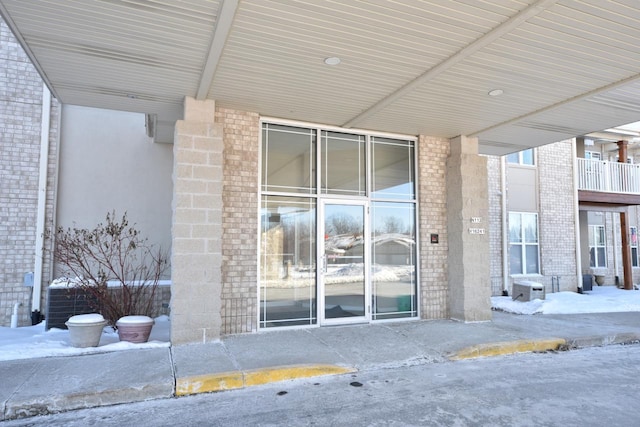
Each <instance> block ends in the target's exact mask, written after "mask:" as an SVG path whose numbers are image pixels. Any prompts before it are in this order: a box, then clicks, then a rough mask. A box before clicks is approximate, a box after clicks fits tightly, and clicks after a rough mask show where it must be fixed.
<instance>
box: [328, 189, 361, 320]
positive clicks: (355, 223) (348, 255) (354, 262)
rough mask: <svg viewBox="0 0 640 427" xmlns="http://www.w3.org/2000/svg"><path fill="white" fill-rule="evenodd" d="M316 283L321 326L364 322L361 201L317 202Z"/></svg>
mask: <svg viewBox="0 0 640 427" xmlns="http://www.w3.org/2000/svg"><path fill="white" fill-rule="evenodd" d="M320 214H321V220H320V221H318V223H319V225H320V227H318V228H319V232H320V238H319V239H318V241H319V243H320V248H319V251H318V253H319V260H318V265H319V267H320V268H319V271H318V273H319V274H318V283H319V285H320V286H319V291H320V298H319V301H320V307H319V309H320V313H319V315H320V320H321V323H322V324H338V323H357V322H366V321H368V320H369V318H370V305H369V301H371V297H370V293H369V292H370V290H369V286H368V271H369V268H368V264H369V262H368V257H369V255H368V252H369V250H368V240H369V239H368V224H367V221H366V218H367V204H366V203H365V202H361V203H360V202H351V201H350V202H336V201H323V202H322V203H321V210H320Z"/></svg>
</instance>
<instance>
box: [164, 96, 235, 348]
mask: <svg viewBox="0 0 640 427" xmlns="http://www.w3.org/2000/svg"><path fill="white" fill-rule="evenodd" d="M214 120H215V103H214V102H213V101H196V100H194V99H192V98H186V99H185V106H184V120H179V121H178V122H176V130H175V137H174V148H173V155H174V160H173V162H174V163H173V226H172V233H171V234H172V254H171V280H172V288H171V342H172V344H184V343H191V342H208V341H212V340H215V339H217V338H219V337H220V330H221V315H220V310H221V300H220V294H221V289H222V279H221V264H222V253H221V241H222V151H223V138H222V126H221V125H219V124H216V123H214Z"/></svg>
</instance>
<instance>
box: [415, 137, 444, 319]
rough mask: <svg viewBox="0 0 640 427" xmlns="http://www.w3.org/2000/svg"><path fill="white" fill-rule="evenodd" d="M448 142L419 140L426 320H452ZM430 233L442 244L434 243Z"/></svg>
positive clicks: (422, 285) (422, 289) (423, 314)
mask: <svg viewBox="0 0 640 427" xmlns="http://www.w3.org/2000/svg"><path fill="white" fill-rule="evenodd" d="M448 156H449V141H448V140H447V139H444V138H434V137H429V136H420V138H419V141H418V173H419V174H420V176H419V189H418V191H419V193H418V197H419V210H420V212H419V219H418V221H419V224H420V239H419V240H420V281H421V283H420V308H421V317H422V318H423V319H443V318H448V317H449V303H448V301H449V284H448V278H447V268H448V264H447V251H448V245H447V188H446V176H445V175H446V162H447V157H448ZM431 234H438V236H439V243H437V244H432V243H431V239H430V236H431Z"/></svg>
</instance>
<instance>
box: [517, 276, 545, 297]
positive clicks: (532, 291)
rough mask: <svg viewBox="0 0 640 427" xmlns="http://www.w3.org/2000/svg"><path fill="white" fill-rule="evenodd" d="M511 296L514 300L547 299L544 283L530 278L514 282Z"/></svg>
mask: <svg viewBox="0 0 640 427" xmlns="http://www.w3.org/2000/svg"><path fill="white" fill-rule="evenodd" d="M511 298H512V299H513V300H514V301H533V300H534V299H545V289H544V285H543V284H542V283H538V282H532V281H529V280H520V281H517V282H513V289H512V291H511Z"/></svg>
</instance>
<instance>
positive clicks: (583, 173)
mask: <svg viewBox="0 0 640 427" xmlns="http://www.w3.org/2000/svg"><path fill="white" fill-rule="evenodd" d="M577 160H578V189H579V190H588V191H604V192H609V193H626V194H640V164H638V165H633V164H629V163H619V162H605V161H602V160H590V159H581V158H579V159H577Z"/></svg>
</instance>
